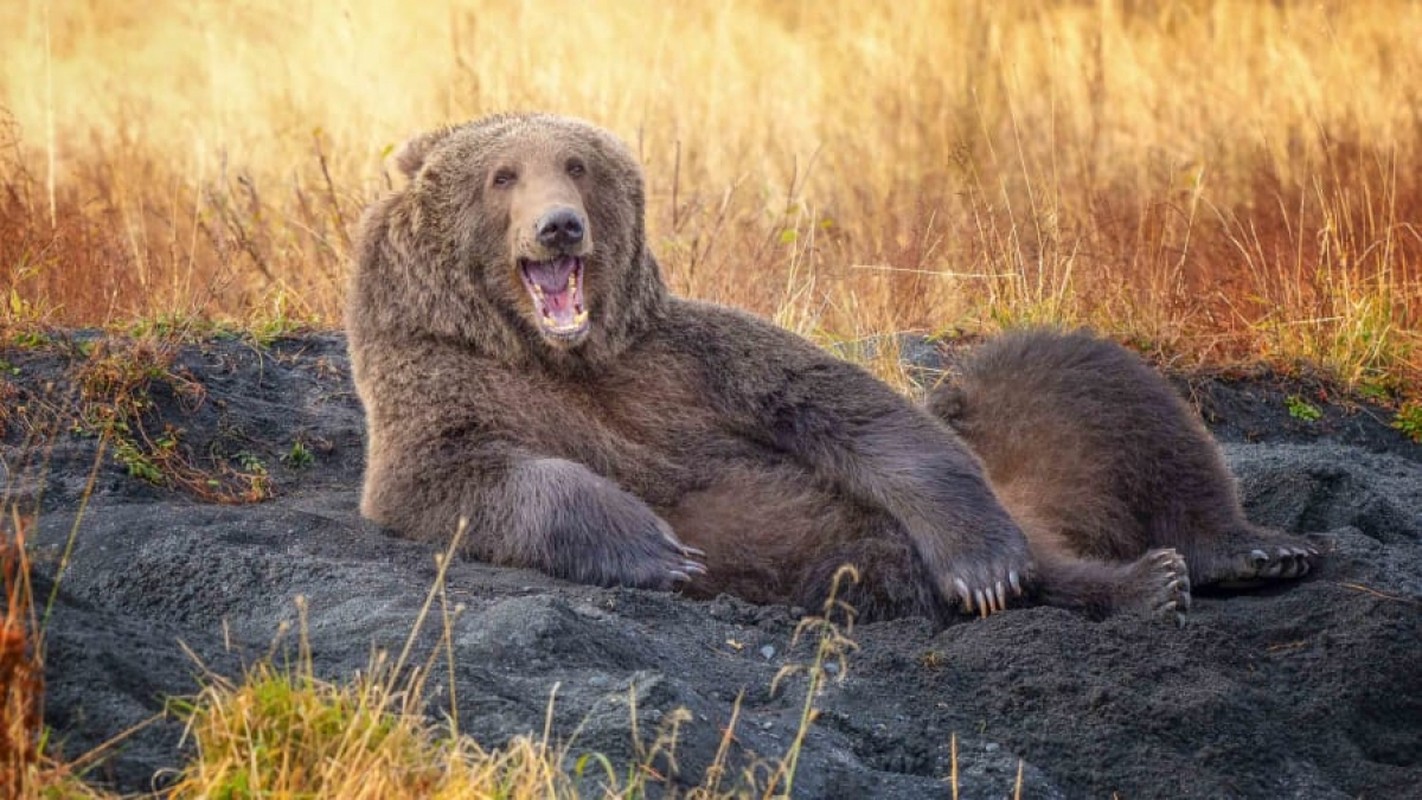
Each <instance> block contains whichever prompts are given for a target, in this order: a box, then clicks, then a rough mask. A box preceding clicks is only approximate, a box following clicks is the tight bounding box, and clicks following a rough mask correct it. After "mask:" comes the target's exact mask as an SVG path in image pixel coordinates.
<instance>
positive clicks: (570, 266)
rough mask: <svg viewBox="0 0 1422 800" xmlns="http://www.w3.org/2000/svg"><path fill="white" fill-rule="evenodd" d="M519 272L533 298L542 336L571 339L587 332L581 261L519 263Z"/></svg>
mask: <svg viewBox="0 0 1422 800" xmlns="http://www.w3.org/2000/svg"><path fill="white" fill-rule="evenodd" d="M518 272H519V276H520V277H521V278H523V285H524V288H525V289H527V290H528V294H529V296H531V297H532V298H533V309H534V313H535V315H536V316H537V317H538V323H539V325H541V326H542V327H543V331H544V333H547V334H548V335H550V336H554V337H557V338H560V339H572V338H576V337H577V336H579V335H581V334H582V333H583V332H584V331H586V330H587V329H588V311H587V308H585V307H584V306H583V260H582V259H581V258H578V257H577V256H566V255H565V256H559V257H557V258H554V259H552V260H549V261H529V260H527V259H520V261H519V269H518Z"/></svg>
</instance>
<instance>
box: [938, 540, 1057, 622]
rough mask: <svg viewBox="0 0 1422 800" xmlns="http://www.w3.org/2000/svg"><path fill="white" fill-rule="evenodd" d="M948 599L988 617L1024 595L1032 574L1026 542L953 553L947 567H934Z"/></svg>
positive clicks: (1030, 559)
mask: <svg viewBox="0 0 1422 800" xmlns="http://www.w3.org/2000/svg"><path fill="white" fill-rule="evenodd" d="M935 572H936V574H937V576H938V588H939V591H940V592H942V594H943V597H944V598H945V599H949V600H951V599H952V598H957V600H958V602H959V604H960V605H961V606H962V609H963V610H964V611H966V612H967V613H969V614H977V615H978V616H980V617H986V616H987V615H989V614H994V613H997V612H998V611H1002V610H1003V609H1005V608H1007V603H1008V600H1009V598H1012V597H1021V596H1022V594H1023V586H1024V585H1025V584H1026V583H1028V581H1029V580H1030V579H1031V577H1032V572H1033V567H1032V558H1031V556H1030V555H1029V553H1028V551H1027V547H1026V543H1025V541H1024V542H1022V543H1020V544H1019V543H1017V542H1011V543H1003V544H1000V545H998V546H997V547H990V546H988V545H987V543H982V544H980V545H979V546H977V547H974V548H972V549H964V550H962V551H959V552H955V553H953V554H952V557H951V559H950V560H949V561H948V564H947V567H946V569H938V570H935Z"/></svg>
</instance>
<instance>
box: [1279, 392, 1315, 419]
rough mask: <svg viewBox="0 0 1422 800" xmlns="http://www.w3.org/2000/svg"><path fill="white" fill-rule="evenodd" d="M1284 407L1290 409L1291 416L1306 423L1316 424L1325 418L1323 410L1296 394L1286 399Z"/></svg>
mask: <svg viewBox="0 0 1422 800" xmlns="http://www.w3.org/2000/svg"><path fill="white" fill-rule="evenodd" d="M1284 405H1285V406H1287V407H1288V409H1289V416H1291V417H1293V418H1294V419H1297V420H1302V421H1304V422H1315V421H1317V420H1318V419H1320V418H1321V417H1322V416H1323V411H1322V409H1320V408H1319V407H1318V406H1316V405H1314V404H1313V403H1310V402H1309V401H1307V400H1305V399H1304V398H1302V397H1300V396H1299V395H1296V394H1291V395H1289V396H1288V397H1286V398H1284Z"/></svg>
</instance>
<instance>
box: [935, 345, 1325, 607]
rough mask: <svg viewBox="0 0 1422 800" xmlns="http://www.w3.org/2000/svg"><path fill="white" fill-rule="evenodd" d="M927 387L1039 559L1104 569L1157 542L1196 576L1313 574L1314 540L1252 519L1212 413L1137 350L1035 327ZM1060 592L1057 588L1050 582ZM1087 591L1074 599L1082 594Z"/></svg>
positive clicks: (1047, 588) (1256, 578) (1047, 592)
mask: <svg viewBox="0 0 1422 800" xmlns="http://www.w3.org/2000/svg"><path fill="white" fill-rule="evenodd" d="M959 372H960V374H959V375H958V376H957V378H956V380H954V381H953V382H950V383H947V384H944V385H943V386H941V387H939V388H938V389H937V390H935V391H934V392H933V393H932V394H931V395H930V397H929V409H930V410H931V411H932V412H933V413H934V414H936V415H937V416H938V417H940V418H941V419H943V420H944V421H946V422H947V423H948V424H949V425H950V426H951V427H952V428H953V429H954V430H956V431H957V432H958V435H959V436H961V437H962V438H963V439H964V441H966V442H967V443H968V445H969V446H970V447H972V448H973V451H974V452H975V453H976V454H977V455H978V457H979V458H981V459H982V461H983V464H984V466H985V467H986V469H987V473H988V479H989V480H990V481H991V482H992V485H993V488H994V489H995V490H996V492H997V495H998V497H999V499H1001V500H1002V502H1003V504H1004V505H1005V506H1006V507H1007V509H1008V511H1009V512H1010V513H1011V514H1012V517H1013V519H1015V520H1016V521H1017V522H1018V524H1019V525H1021V526H1022V528H1023V530H1024V532H1025V533H1026V534H1027V538H1028V540H1029V541H1030V542H1031V547H1032V555H1033V557H1034V558H1035V559H1036V562H1037V564H1038V566H1039V568H1040V567H1042V566H1043V565H1045V564H1048V563H1050V562H1054V561H1061V560H1063V559H1066V560H1069V561H1072V562H1075V563H1076V564H1077V569H1091V570H1095V571H1097V572H1098V573H1100V579H1101V580H1103V581H1106V580H1107V578H1106V575H1107V573H1109V572H1110V571H1112V570H1128V569H1130V567H1128V566H1125V565H1124V564H1123V563H1122V562H1125V561H1129V560H1133V559H1138V558H1140V557H1141V556H1142V554H1144V553H1146V552H1147V551H1149V550H1151V549H1152V548H1168V549H1169V550H1172V551H1175V552H1178V553H1179V554H1180V556H1181V557H1183V559H1184V561H1185V564H1186V565H1187V567H1188V573H1189V581H1190V583H1191V584H1192V585H1194V586H1196V587H1198V586H1204V585H1208V584H1219V583H1224V584H1237V585H1247V584H1250V583H1256V582H1260V581H1266V580H1273V579H1279V578H1296V577H1300V576H1302V575H1305V574H1307V573H1308V572H1309V570H1310V569H1311V568H1312V566H1313V564H1314V562H1315V560H1316V559H1317V558H1318V550H1317V549H1316V548H1314V547H1313V546H1312V545H1310V544H1309V543H1308V542H1307V541H1305V540H1303V539H1301V538H1299V537H1295V536H1291V535H1289V534H1285V533H1282V532H1280V531H1276V530H1272V529H1268V528H1264V527H1261V526H1258V525H1254V524H1252V523H1250V522H1249V521H1248V520H1247V519H1245V515H1244V511H1243V509H1242V508H1241V506H1240V501H1239V497H1238V494H1237V491H1236V487H1235V482H1234V479H1233V477H1232V476H1231V475H1230V472H1229V469H1228V468H1227V467H1226V465H1225V462H1224V457H1223V456H1222V454H1221V453H1220V449H1219V447H1218V446H1217V445H1216V444H1215V441H1214V440H1213V439H1212V438H1211V437H1210V434H1209V432H1208V431H1206V430H1205V426H1204V424H1203V423H1202V422H1201V420H1200V419H1199V417H1198V416H1197V415H1196V414H1195V413H1194V411H1193V410H1192V409H1191V408H1190V406H1189V405H1187V404H1186V402H1185V401H1184V399H1182V398H1181V397H1180V396H1179V395H1178V394H1177V393H1176V392H1175V391H1174V389H1172V388H1171V386H1170V384H1169V383H1168V382H1167V381H1166V380H1165V379H1164V378H1163V377H1162V376H1161V375H1160V374H1159V373H1157V372H1156V371H1154V370H1152V369H1151V368H1150V367H1149V366H1148V365H1146V363H1145V362H1144V361H1142V360H1141V359H1140V358H1139V357H1138V356H1136V355H1135V354H1134V353H1131V352H1130V351H1129V350H1127V349H1125V348H1124V347H1121V346H1120V345H1117V344H1115V343H1114V342H1110V341H1107V340H1104V339H1100V338H1097V337H1096V336H1094V335H1092V334H1090V333H1089V332H1087V331H1075V332H1060V331H1056V330H1050V329H1028V330H1021V331H1015V332H1011V333H1007V334H1004V335H1002V336H1000V337H998V338H996V339H993V340H991V341H988V342H987V343H985V344H983V345H981V346H979V347H978V348H977V349H976V350H975V351H974V352H973V353H971V354H970V355H969V356H968V358H967V359H966V360H965V362H964V363H963V364H961V365H960V367H959ZM1042 593H1043V599H1044V600H1046V601H1047V602H1051V601H1052V587H1051V585H1050V584H1043V585H1042ZM1081 599H1082V598H1080V597H1073V601H1074V602H1075V601H1080V600H1081Z"/></svg>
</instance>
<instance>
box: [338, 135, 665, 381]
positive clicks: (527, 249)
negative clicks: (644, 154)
mask: <svg viewBox="0 0 1422 800" xmlns="http://www.w3.org/2000/svg"><path fill="white" fill-rule="evenodd" d="M397 164H398V165H399V167H400V169H401V170H402V171H403V172H404V173H405V174H406V176H407V177H408V179H409V182H408V184H407V185H406V186H405V187H404V188H403V189H402V190H400V191H398V192H396V193H395V194H394V195H392V196H391V197H389V198H387V199H386V200H385V201H383V202H382V203H379V204H377V205H376V206H375V207H373V208H372V210H371V211H370V212H369V213H368V214H367V216H366V218H365V220H364V221H363V231H362V242H363V244H362V253H361V257H360V259H361V263H360V264H359V265H358V268H357V287H356V289H357V294H359V292H360V288H361V287H360V283H361V281H362V273H371V274H368V275H365V276H364V277H365V279H366V280H367V281H369V280H375V281H378V282H380V283H382V284H385V286H386V289H393V288H395V287H392V286H391V285H390V282H391V281H395V282H404V283H409V284H413V285H412V286H410V287H409V288H410V290H411V295H410V296H409V297H407V298H403V300H402V299H400V298H394V297H392V298H389V300H390V301H393V302H395V303H397V304H401V303H402V302H403V303H404V304H414V306H413V307H411V306H410V305H406V307H405V308H403V309H401V313H403V314H405V315H413V317H414V318H415V319H417V320H420V319H422V320H424V321H425V322H426V323H428V326H429V327H431V328H433V329H434V331H435V332H437V333H450V332H452V331H458V332H460V333H462V334H463V335H464V336H465V337H466V338H469V339H470V340H471V341H472V342H473V343H474V344H475V345H476V346H478V345H490V346H492V347H493V349H494V350H496V351H497V352H498V353H500V354H506V352H507V350H508V346H509V344H513V343H517V345H518V346H519V347H520V349H523V350H529V349H532V350H534V351H535V352H539V353H540V354H542V355H544V356H550V357H554V358H563V359H566V358H578V357H579V356H585V357H596V356H598V355H601V354H606V353H607V352H609V351H615V350H617V349H620V347H621V346H623V345H625V343H626V341H627V340H628V339H629V338H630V337H632V336H634V335H635V334H636V332H637V330H638V329H639V328H640V327H642V326H645V324H646V322H647V317H648V316H649V315H653V314H655V313H656V309H657V307H658V304H659V303H660V301H661V300H662V298H663V296H664V294H665V288H664V285H663V283H662V280H661V276H660V273H659V271H658V269H657V266H656V263H655V262H654V261H653V260H652V258H651V256H650V254H649V253H648V252H647V249H646V247H645V244H644V241H643V238H644V227H643V215H644V207H645V197H644V189H643V182H642V172H641V168H640V167H639V166H638V164H637V162H636V160H635V159H634V158H633V156H632V154H631V153H630V152H629V151H628V149H627V147H626V146H625V145H624V144H623V143H622V142H620V141H619V140H618V139H616V138H615V137H614V136H613V135H612V134H610V133H608V132H607V131H604V130H602V129H601V128H598V127H596V126H594V125H591V124H589V123H586V122H583V121H580V120H575V119H569V118H566V117H557V116H552V115H546V114H525V115H500V116H494V117H488V118H485V119H482V120H478V121H475V122H471V123H468V124H465V125H460V126H455V127H450V128H443V129H440V130H436V131H433V132H430V133H426V134H423V135H420V136H417V137H415V138H414V139H412V140H411V141H410V142H408V143H407V144H406V145H405V147H404V148H403V149H402V150H401V152H400V154H399V156H398V157H397ZM353 302H360V298H359V297H356V298H354V299H353ZM401 327H406V328H408V327H410V326H409V325H403V326H401ZM415 327H419V325H418V324H416V325H415ZM491 337H492V338H491Z"/></svg>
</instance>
